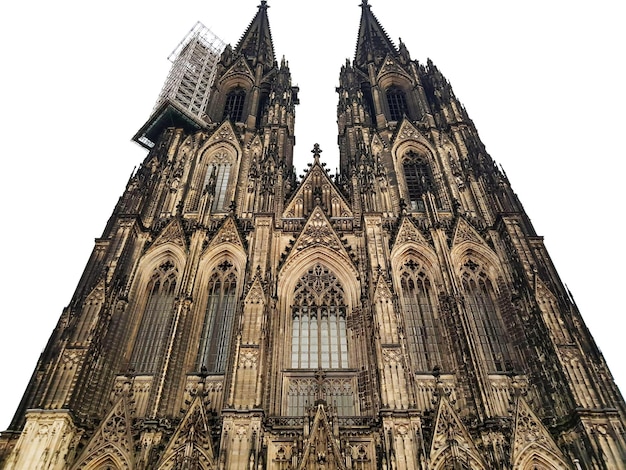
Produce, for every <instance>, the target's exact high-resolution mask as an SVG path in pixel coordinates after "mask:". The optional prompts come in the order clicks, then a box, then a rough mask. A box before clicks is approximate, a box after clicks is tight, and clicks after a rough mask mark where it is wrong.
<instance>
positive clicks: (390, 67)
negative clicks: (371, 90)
mask: <svg viewBox="0 0 626 470" xmlns="http://www.w3.org/2000/svg"><path fill="white" fill-rule="evenodd" d="M388 73H393V74H396V75H404V76H405V77H406V78H407V79H408V80H409V81H410V80H411V76H410V75H409V74H408V73H407V72H406V70H405V69H404V68H403V67H402V65H400V63H399V62H398V61H397V60H396V59H395V58H394V57H393V56H392V55H390V54H387V57H385V61H384V62H383V66H382V67H381V69H380V72H378V80H380V79H381V77H382V76H383V75H387V74H388Z"/></svg>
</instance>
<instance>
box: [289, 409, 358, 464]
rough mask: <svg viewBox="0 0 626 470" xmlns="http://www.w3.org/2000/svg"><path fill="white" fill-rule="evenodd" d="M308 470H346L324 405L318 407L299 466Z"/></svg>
mask: <svg viewBox="0 0 626 470" xmlns="http://www.w3.org/2000/svg"><path fill="white" fill-rule="evenodd" d="M307 468H335V469H338V470H346V466H345V463H344V461H343V458H342V456H341V451H340V449H339V443H338V442H337V439H335V436H334V435H333V429H332V427H331V425H330V423H329V422H328V416H327V415H326V411H324V405H322V404H319V405H317V413H316V414H315V419H314V420H313V426H312V427H311V433H310V434H309V438H308V440H307V444H306V447H305V448H304V452H303V455H302V460H301V461H300V465H299V466H298V469H299V470H305V469H307Z"/></svg>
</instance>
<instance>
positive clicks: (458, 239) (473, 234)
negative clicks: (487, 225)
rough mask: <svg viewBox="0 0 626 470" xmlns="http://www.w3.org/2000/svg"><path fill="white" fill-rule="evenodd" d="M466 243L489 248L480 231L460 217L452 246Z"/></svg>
mask: <svg viewBox="0 0 626 470" xmlns="http://www.w3.org/2000/svg"><path fill="white" fill-rule="evenodd" d="M465 242H470V243H477V244H478V245H483V246H486V247H489V246H488V245H487V243H485V240H484V239H483V237H482V236H481V235H480V234H479V233H478V231H477V230H476V229H475V228H474V227H472V226H471V225H470V224H469V223H468V222H467V221H466V220H465V219H464V218H463V217H459V221H458V223H457V224H456V229H455V230H454V236H453V237H452V246H456V245H460V244H461V243H465Z"/></svg>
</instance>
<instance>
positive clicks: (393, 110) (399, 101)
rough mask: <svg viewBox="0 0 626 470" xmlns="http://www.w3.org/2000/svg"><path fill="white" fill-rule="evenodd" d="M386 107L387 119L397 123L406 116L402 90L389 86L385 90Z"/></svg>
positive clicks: (405, 102)
mask: <svg viewBox="0 0 626 470" xmlns="http://www.w3.org/2000/svg"><path fill="white" fill-rule="evenodd" d="M386 95H387V106H388V107H389V119H390V120H391V121H399V120H401V119H402V117H403V116H404V115H405V114H408V107H407V101H406V94H405V93H404V90H402V88H400V87H397V86H391V87H389V88H388V89H387V92H386Z"/></svg>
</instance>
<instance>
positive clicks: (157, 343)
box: [130, 261, 178, 374]
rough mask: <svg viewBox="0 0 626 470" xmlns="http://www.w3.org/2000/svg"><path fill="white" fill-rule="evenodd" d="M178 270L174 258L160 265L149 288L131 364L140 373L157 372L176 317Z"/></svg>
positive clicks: (149, 283) (147, 288)
mask: <svg viewBox="0 0 626 470" xmlns="http://www.w3.org/2000/svg"><path fill="white" fill-rule="evenodd" d="M177 279H178V270H177V269H176V267H175V266H174V264H173V263H172V262H171V261H166V262H165V263H163V264H161V265H160V266H159V267H158V268H157V269H156V270H155V272H154V274H153V275H152V278H151V279H150V282H148V285H147V287H146V291H147V300H146V304H145V308H144V313H143V316H142V319H141V324H140V326H139V331H138V334H137V338H136V339H135V345H134V347H133V353H132V355H131V360H130V367H131V368H132V369H134V370H135V371H137V372H139V373H146V374H153V373H155V372H156V371H157V367H158V366H159V362H160V359H161V357H162V355H163V354H162V353H163V350H164V348H165V345H166V342H167V337H168V333H169V328H170V323H171V319H172V316H173V307H174V300H175V297H176V283H177Z"/></svg>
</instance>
